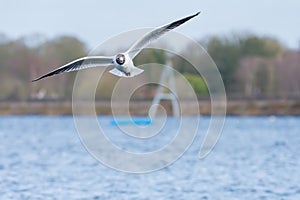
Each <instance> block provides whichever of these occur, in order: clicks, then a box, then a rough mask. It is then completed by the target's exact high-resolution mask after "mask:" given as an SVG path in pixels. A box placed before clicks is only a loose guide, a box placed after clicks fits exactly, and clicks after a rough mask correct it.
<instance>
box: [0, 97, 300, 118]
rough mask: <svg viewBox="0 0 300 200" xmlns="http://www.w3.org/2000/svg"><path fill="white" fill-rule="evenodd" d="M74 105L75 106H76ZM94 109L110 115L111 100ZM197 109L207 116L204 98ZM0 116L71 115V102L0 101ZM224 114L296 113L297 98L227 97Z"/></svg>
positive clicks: (141, 108)
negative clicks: (243, 98) (255, 98)
mask: <svg viewBox="0 0 300 200" xmlns="http://www.w3.org/2000/svg"><path fill="white" fill-rule="evenodd" d="M161 104H162V106H163V107H164V109H165V110H166V112H167V113H168V114H172V106H171V103H170V102H168V101H165V102H161ZM87 105H88V102H83V103H82V104H81V105H80V106H81V108H80V109H81V110H82V114H88V113H85V106H87ZM76 106H78V105H76ZM116 106H117V109H118V111H119V112H120V113H125V112H127V109H126V107H124V102H119V103H117V104H116ZM150 106H151V101H135V102H130V104H129V111H130V113H131V114H132V115H147V113H148V110H149V108H150ZM180 106H181V109H182V113H183V114H185V115H196V114H199V112H198V111H196V110H195V109H193V107H192V106H190V102H188V101H186V102H181V104H180ZM95 110H96V113H97V114H98V115H111V114H112V111H111V102H110V101H98V102H96V103H95ZM199 110H200V113H201V114H202V115H210V114H211V108H210V102H209V101H208V100H200V101H199ZM0 114H1V115H28V114H41V115H72V102H70V101H64V102H56V101H34V102H0ZM227 115H242V116H261V115H282V116H284V115H293V116H297V115H298V116H299V115H300V100H228V101H227Z"/></svg>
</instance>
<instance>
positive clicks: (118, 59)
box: [116, 54, 125, 65]
mask: <svg viewBox="0 0 300 200" xmlns="http://www.w3.org/2000/svg"><path fill="white" fill-rule="evenodd" d="M116 62H117V63H118V64H119V65H123V64H124V63H125V56H124V55H123V54H118V55H117V56H116Z"/></svg>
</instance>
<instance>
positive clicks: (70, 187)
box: [0, 116, 300, 200]
mask: <svg viewBox="0 0 300 200" xmlns="http://www.w3.org/2000/svg"><path fill="white" fill-rule="evenodd" d="M101 120H102V121H103V123H104V124H105V123H106V122H107V128H109V127H111V128H112V130H114V129H113V128H114V127H113V126H112V125H111V124H110V120H111V118H110V117H101ZM208 122H209V118H207V117H201V123H200V130H199V134H198V135H197V138H196V140H195V141H194V142H193V144H192V145H191V147H190V148H189V150H188V151H187V152H186V153H185V154H184V155H183V156H182V157H181V158H180V159H179V160H178V161H176V162H175V163H174V164H172V165H171V166H168V167H166V168H164V169H162V170H159V171H156V172H152V173H146V174H128V173H123V172H119V171H116V170H113V169H110V168H108V167H106V166H104V165H102V164H100V163H99V162H98V161H96V160H95V159H94V158H93V157H92V156H91V155H90V154H89V153H88V152H87V151H86V150H85V148H84V147H83V145H82V144H81V142H80V140H79V137H78V135H77V133H76V129H75V125H74V121H73V118H72V117H71V116H64V117H49V116H1V117H0V199H14V200H15V199H295V200H298V199H300V117H227V119H226V122H225V126H224V130H223V133H222V135H221V137H220V140H219V141H218V143H217V145H216V147H215V148H214V149H213V151H212V152H211V153H210V154H209V155H208V156H207V157H206V158H205V159H199V158H198V152H199V147H200V145H201V138H203V137H202V136H203V133H202V132H201V129H205V128H206V127H207V126H208ZM111 135H112V136H111V137H117V136H114V135H117V134H114V133H112V134H111ZM162 137H167V136H164V135H162ZM113 139H114V140H115V141H116V142H118V138H113ZM162 140H163V139H162ZM145 148H146V147H145ZM147 148H150V149H151V147H147Z"/></svg>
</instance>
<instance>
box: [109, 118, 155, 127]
mask: <svg viewBox="0 0 300 200" xmlns="http://www.w3.org/2000/svg"><path fill="white" fill-rule="evenodd" d="M110 124H111V125H114V126H116V125H150V124H152V121H151V119H149V118H139V117H138V118H137V117H135V118H131V119H112V120H111V121H110Z"/></svg>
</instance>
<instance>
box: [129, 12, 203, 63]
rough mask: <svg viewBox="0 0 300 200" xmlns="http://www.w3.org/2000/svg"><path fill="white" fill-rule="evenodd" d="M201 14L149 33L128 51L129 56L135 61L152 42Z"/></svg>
mask: <svg viewBox="0 0 300 200" xmlns="http://www.w3.org/2000/svg"><path fill="white" fill-rule="evenodd" d="M199 13H200V12H198V13H196V14H194V15H191V16H188V17H185V18H183V19H180V20H177V21H175V22H172V23H170V24H167V25H164V26H162V27H159V28H156V29H154V30H153V31H151V32H149V33H147V34H146V35H144V36H143V37H142V38H141V39H139V40H137V41H136V42H135V43H134V44H133V45H132V46H131V47H130V48H129V49H128V50H127V53H128V54H129V56H130V58H131V59H133V58H134V57H135V56H136V55H137V54H138V53H139V52H140V51H141V50H142V49H143V48H145V47H146V46H147V45H149V44H150V43H151V42H152V41H154V40H156V39H158V38H159V37H160V36H162V35H163V34H165V33H167V32H168V31H170V30H172V29H174V28H176V27H177V26H180V25H181V24H183V23H185V22H186V21H188V20H190V19H192V18H193V17H196V16H197V15H199Z"/></svg>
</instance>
